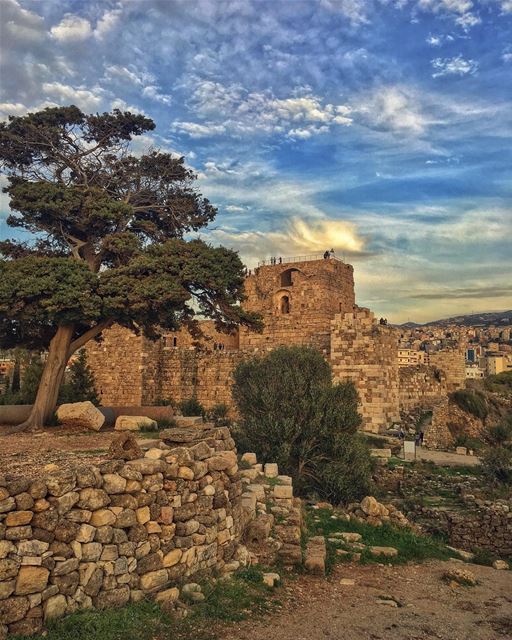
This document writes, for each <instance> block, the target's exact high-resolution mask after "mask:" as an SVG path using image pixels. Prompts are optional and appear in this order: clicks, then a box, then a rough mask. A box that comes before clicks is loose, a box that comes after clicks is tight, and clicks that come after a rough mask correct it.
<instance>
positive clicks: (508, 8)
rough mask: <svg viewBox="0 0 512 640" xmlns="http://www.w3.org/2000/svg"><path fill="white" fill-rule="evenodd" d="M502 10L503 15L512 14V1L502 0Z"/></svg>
mask: <svg viewBox="0 0 512 640" xmlns="http://www.w3.org/2000/svg"><path fill="white" fill-rule="evenodd" d="M501 10H502V12H503V13H512V0H502V2H501Z"/></svg>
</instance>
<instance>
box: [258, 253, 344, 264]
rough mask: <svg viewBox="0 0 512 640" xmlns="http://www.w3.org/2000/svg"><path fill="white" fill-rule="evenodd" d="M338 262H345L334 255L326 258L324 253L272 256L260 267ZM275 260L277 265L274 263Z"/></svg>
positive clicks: (260, 262)
mask: <svg viewBox="0 0 512 640" xmlns="http://www.w3.org/2000/svg"><path fill="white" fill-rule="evenodd" d="M325 259H328V260H337V261H338V262H344V260H343V259H342V258H339V257H337V256H334V255H330V256H329V258H324V254H323V253H311V254H309V255H307V256H286V257H282V256H272V257H270V258H263V260H260V261H259V262H258V267H264V266H271V265H272V264H290V263H293V262H312V261H314V260H325ZM272 260H275V263H273V262H272Z"/></svg>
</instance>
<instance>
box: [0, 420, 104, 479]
mask: <svg viewBox="0 0 512 640" xmlns="http://www.w3.org/2000/svg"><path fill="white" fill-rule="evenodd" d="M9 431H10V429H9V427H0V473H2V474H3V475H5V474H9V473H10V474H14V475H22V474H23V475H26V476H28V477H33V476H34V475H35V474H37V473H39V472H40V469H41V467H40V465H41V464H42V465H46V464H52V463H53V464H57V465H59V467H61V468H66V467H67V466H76V464H77V462H79V461H83V462H84V463H87V464H89V463H90V464H96V463H98V462H99V461H101V460H104V459H105V457H106V452H107V451H108V448H109V447H110V443H111V440H112V437H113V435H114V432H113V431H112V430H110V431H102V432H101V433H96V432H94V431H83V430H80V429H76V428H72V427H51V429H48V430H45V431H37V432H35V433H12V434H9ZM34 463H37V466H35V464H34Z"/></svg>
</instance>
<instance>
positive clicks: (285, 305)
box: [279, 296, 290, 313]
mask: <svg viewBox="0 0 512 640" xmlns="http://www.w3.org/2000/svg"><path fill="white" fill-rule="evenodd" d="M279 310H280V311H281V313H290V298H289V297H288V296H283V297H282V298H281V300H280V304H279Z"/></svg>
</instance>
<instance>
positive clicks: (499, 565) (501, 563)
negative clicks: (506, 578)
mask: <svg viewBox="0 0 512 640" xmlns="http://www.w3.org/2000/svg"><path fill="white" fill-rule="evenodd" d="M492 566H493V567H494V568H495V569H497V570H498V571H506V570H507V569H508V562H505V560H495V561H494V562H493V563H492Z"/></svg>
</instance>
